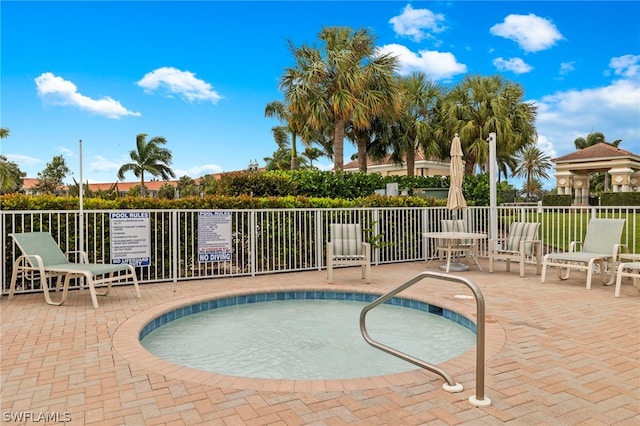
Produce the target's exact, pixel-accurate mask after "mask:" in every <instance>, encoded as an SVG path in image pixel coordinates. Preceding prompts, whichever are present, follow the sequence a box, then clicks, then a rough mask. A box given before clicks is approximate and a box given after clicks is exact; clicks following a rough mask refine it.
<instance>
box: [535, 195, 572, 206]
mask: <svg viewBox="0 0 640 426" xmlns="http://www.w3.org/2000/svg"><path fill="white" fill-rule="evenodd" d="M571 201H572V199H571V195H558V194H546V195H543V196H542V205H543V206H571Z"/></svg>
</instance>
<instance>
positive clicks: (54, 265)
mask: <svg viewBox="0 0 640 426" xmlns="http://www.w3.org/2000/svg"><path fill="white" fill-rule="evenodd" d="M9 235H10V236H11V237H12V238H13V240H14V241H15V243H16V245H17V246H18V247H19V248H20V250H21V251H22V253H23V254H22V256H19V257H18V258H17V259H16V261H15V263H14V265H13V273H12V275H11V285H10V290H9V300H12V299H13V294H14V292H15V288H16V281H17V278H18V275H19V274H24V275H26V277H27V279H30V280H33V279H39V280H40V285H41V287H42V289H43V291H44V298H45V300H46V301H47V303H48V304H50V305H62V304H63V303H64V302H65V300H66V299H67V293H68V291H69V282H70V281H71V279H72V278H78V277H81V278H84V279H85V280H86V283H87V286H88V287H89V292H90V294H91V300H92V302H93V307H94V308H96V309H97V308H98V299H97V297H96V295H100V296H106V295H107V294H108V293H109V291H110V290H111V284H113V283H114V282H118V281H122V280H128V279H129V278H131V279H132V280H133V285H134V287H135V291H136V297H138V298H140V297H141V295H140V288H139V287H138V278H137V277H136V271H135V269H134V268H133V266H131V265H111V264H103V263H89V260H88V256H87V254H86V253H85V252H83V251H73V252H67V253H66V254H65V253H63V252H62V250H61V249H60V247H59V246H58V244H57V243H56V241H55V240H54V239H53V237H52V236H51V234H50V233H48V232H26V233H14V234H9ZM72 253H76V254H78V255H79V258H80V260H81V262H80V263H72V262H70V261H69V259H68V257H67V256H68V255H69V254H72ZM54 277H55V278H56V287H55V288H56V292H57V291H58V290H59V289H60V285H61V281H62V278H63V277H64V284H63V286H62V296H61V298H60V301H58V302H54V301H53V300H51V296H50V294H49V281H50V280H51V279H52V278H54ZM99 284H107V288H106V290H105V291H104V292H101V293H98V292H97V291H96V288H95V287H96V285H99Z"/></svg>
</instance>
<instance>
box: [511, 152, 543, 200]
mask: <svg viewBox="0 0 640 426" xmlns="http://www.w3.org/2000/svg"><path fill="white" fill-rule="evenodd" d="M516 161H517V163H518V166H517V167H516V169H515V171H514V173H513V175H514V176H518V177H523V178H525V185H524V187H525V188H526V192H527V201H529V200H530V198H531V192H532V190H533V189H534V188H535V185H534V183H535V182H536V181H539V179H541V178H542V179H549V174H548V173H547V170H549V169H550V168H551V167H552V164H551V158H550V157H549V156H548V155H546V154H545V153H543V152H542V151H540V150H539V149H538V147H537V146H535V145H532V146H527V147H526V148H524V149H522V150H521V151H519V152H518V153H517V154H516Z"/></svg>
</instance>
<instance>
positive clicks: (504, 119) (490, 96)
mask: <svg viewBox="0 0 640 426" xmlns="http://www.w3.org/2000/svg"><path fill="white" fill-rule="evenodd" d="M523 96H524V92H523V89H522V87H521V86H520V85H519V84H515V83H511V82H509V81H507V80H505V79H504V78H502V77H500V76H497V75H496V76H491V77H483V76H469V75H468V76H466V77H465V78H464V79H463V80H462V82H461V83H460V84H458V85H456V86H455V87H454V88H453V89H452V90H451V91H450V92H449V93H448V94H447V96H446V99H445V102H444V103H443V110H442V120H443V125H442V129H444V131H448V132H451V131H453V132H458V133H459V134H460V141H461V143H462V150H463V152H464V153H465V174H467V175H470V174H473V171H474V168H475V166H476V164H487V163H488V157H489V144H488V143H487V142H486V140H487V138H488V137H489V133H492V132H495V133H496V141H497V146H496V156H497V160H498V163H507V164H506V165H502V166H499V167H501V168H502V169H504V168H505V166H508V165H509V164H510V162H509V157H510V156H512V155H514V154H515V153H516V152H518V150H520V149H522V148H524V147H526V146H528V145H531V144H533V143H535V140H536V138H537V133H536V129H535V126H534V123H535V118H536V107H535V106H534V105H533V104H532V103H527V102H524V101H523ZM511 164H512V163H511Z"/></svg>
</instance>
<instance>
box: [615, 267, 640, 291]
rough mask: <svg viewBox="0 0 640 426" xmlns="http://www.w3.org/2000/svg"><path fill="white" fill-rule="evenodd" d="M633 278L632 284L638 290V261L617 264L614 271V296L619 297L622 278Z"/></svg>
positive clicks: (639, 278)
mask: <svg viewBox="0 0 640 426" xmlns="http://www.w3.org/2000/svg"><path fill="white" fill-rule="evenodd" d="M623 277H630V278H633V285H634V287H636V288H637V289H638V291H640V262H623V263H620V264H619V265H618V271H617V272H616V293H615V295H616V297H620V287H621V286H622V278H623Z"/></svg>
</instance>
